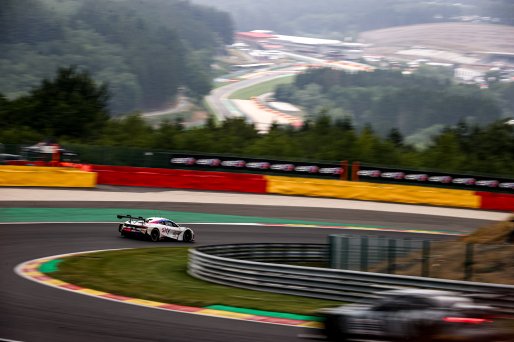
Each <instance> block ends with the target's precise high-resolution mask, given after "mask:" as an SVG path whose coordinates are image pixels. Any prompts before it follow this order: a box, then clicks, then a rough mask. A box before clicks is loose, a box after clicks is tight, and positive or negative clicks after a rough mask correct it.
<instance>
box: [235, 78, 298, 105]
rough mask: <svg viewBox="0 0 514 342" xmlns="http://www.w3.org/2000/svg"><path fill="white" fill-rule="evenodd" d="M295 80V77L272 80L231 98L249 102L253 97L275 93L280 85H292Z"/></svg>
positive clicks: (242, 91) (240, 91) (236, 92)
mask: <svg viewBox="0 0 514 342" xmlns="http://www.w3.org/2000/svg"><path fill="white" fill-rule="evenodd" d="M294 78H295V76H294V75H291V76H284V77H279V78H274V79H272V80H269V81H266V82H262V83H259V84H256V85H254V86H251V87H247V88H244V89H240V90H238V91H235V92H234V93H232V94H231V95H230V96H229V98H231V99H238V100H249V99H250V98H251V97H252V96H259V95H262V94H265V93H270V92H272V91H274V90H275V87H276V86H277V85H279V84H290V83H292V82H293V81H294Z"/></svg>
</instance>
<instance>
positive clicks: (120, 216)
mask: <svg viewBox="0 0 514 342" xmlns="http://www.w3.org/2000/svg"><path fill="white" fill-rule="evenodd" d="M116 217H117V218H118V219H123V218H128V219H129V221H130V222H132V221H133V220H136V221H144V220H145V218H144V217H142V216H132V215H120V214H118V215H116Z"/></svg>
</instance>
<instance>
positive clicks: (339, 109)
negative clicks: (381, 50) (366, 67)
mask: <svg viewBox="0 0 514 342" xmlns="http://www.w3.org/2000/svg"><path fill="white" fill-rule="evenodd" d="M427 75H430V74H429V73H426V75H425V74H423V73H421V74H416V73H414V74H408V75H404V74H402V73H401V72H400V71H396V70H376V71H375V72H371V73H356V74H349V73H347V72H344V71H338V70H331V69H310V70H308V71H307V72H305V73H303V74H300V75H298V76H297V77H296V79H295V82H294V83H293V84H283V85H279V86H278V87H277V88H276V90H275V97H276V99H277V100H279V101H284V102H290V103H293V104H296V105H299V106H302V107H303V108H304V109H305V112H307V113H311V114H316V113H319V112H320V111H322V110H325V111H327V114H328V115H329V116H331V117H333V118H336V119H337V118H346V117H348V118H351V120H352V122H353V123H354V124H355V125H356V126H357V127H358V128H362V127H364V126H365V125H366V124H368V123H371V124H372V125H373V127H375V129H376V131H377V133H379V134H381V135H382V136H384V135H386V134H387V133H388V132H389V131H390V130H391V129H393V128H395V129H398V130H399V131H400V132H401V133H402V134H404V135H406V136H410V135H413V134H419V133H420V132H423V131H428V132H430V131H433V130H434V129H437V128H438V127H439V128H442V127H444V126H448V125H450V126H451V125H456V124H457V123H459V122H466V123H468V124H477V125H484V124H488V123H491V122H494V121H496V120H499V119H501V118H505V117H509V116H514V103H513V102H512V99H513V98H514V83H507V84H500V83H497V82H496V83H491V85H490V87H489V89H481V88H479V87H478V86H476V85H466V84H458V83H455V82H454V81H453V80H452V79H451V78H444V77H433V76H427Z"/></svg>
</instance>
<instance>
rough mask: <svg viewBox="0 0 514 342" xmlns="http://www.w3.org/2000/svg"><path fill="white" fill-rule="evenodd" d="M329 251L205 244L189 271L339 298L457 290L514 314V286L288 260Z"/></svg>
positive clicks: (193, 253)
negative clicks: (417, 290) (411, 290)
mask: <svg viewBox="0 0 514 342" xmlns="http://www.w3.org/2000/svg"><path fill="white" fill-rule="evenodd" d="M328 250H329V247H328V245H324V244H273V243H271V244H230V245H216V246H202V247H198V248H195V249H191V250H190V251H189V263H188V273H189V274H190V275H191V276H193V277H196V278H199V279H202V280H206V281H210V282H214V283H218V284H223V285H229V286H235V287H241V288H246V289H252V290H259V291H269V292H277V293H282V294H290V295H298V296H304V297H313V298H320V299H328V300H335V301H341V302H356V303H371V302H373V301H374V300H375V299H376V298H377V295H376V292H380V291H386V290H394V289H402V288H425V289H439V290H449V291H458V292H461V293H464V294H465V295H469V296H470V297H472V298H473V299H475V300H476V301H477V302H480V303H484V304H489V305H493V306H495V307H497V308H499V309H500V310H501V311H502V312H504V313H506V314H510V315H514V286H513V285H500V284H488V283H477V282H466V281H455V280H443V279H435V278H425V277H413V276H400V275H390V274H382V273H372V272H359V271H348V270H338V269H330V268H320V267H306V266H298V265H291V264H287V263H298V262H301V263H316V262H328ZM278 262H280V263H278Z"/></svg>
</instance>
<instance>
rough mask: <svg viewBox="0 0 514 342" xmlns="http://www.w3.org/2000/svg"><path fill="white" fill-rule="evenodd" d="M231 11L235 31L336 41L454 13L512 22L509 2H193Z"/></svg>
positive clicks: (447, 17)
mask: <svg viewBox="0 0 514 342" xmlns="http://www.w3.org/2000/svg"><path fill="white" fill-rule="evenodd" d="M193 2H194V3H199V4H204V5H209V6H213V7H216V8H218V9H221V10H223V11H227V12H229V13H230V14H232V16H233V18H234V21H235V24H236V28H237V30H238V31H250V30H255V29H267V30H274V31H276V32H278V33H281V34H292V35H320V36H324V37H327V38H329V37H332V38H334V39H341V38H342V37H353V38H355V37H356V35H357V34H358V33H360V32H363V31H367V30H376V29H381V28H387V27H392V26H403V25H414V24H425V23H436V22H441V21H444V22H447V21H452V20H458V19H456V17H459V16H474V15H477V16H484V17H491V18H498V19H499V20H500V23H502V24H504V25H514V17H513V16H512V13H514V3H513V2H512V1H511V0H460V1H453V0H433V1H428V0H427V1H422V0H418V1H413V0H359V1H355V0H323V1H306V0H303V1H302V0H261V1H253V0H193Z"/></svg>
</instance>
